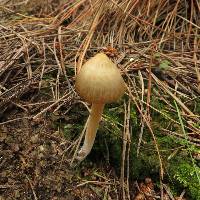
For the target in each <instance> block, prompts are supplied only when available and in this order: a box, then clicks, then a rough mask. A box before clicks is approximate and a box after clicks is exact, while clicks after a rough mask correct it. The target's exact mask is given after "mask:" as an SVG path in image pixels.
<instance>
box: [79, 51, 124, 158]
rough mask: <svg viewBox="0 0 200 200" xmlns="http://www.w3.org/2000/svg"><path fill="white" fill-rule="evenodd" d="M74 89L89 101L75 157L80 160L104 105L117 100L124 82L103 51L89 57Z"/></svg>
mask: <svg viewBox="0 0 200 200" xmlns="http://www.w3.org/2000/svg"><path fill="white" fill-rule="evenodd" d="M75 89H76V91H77V92H78V94H79V95H80V96H81V97H82V98H83V99H85V100H86V101H87V102H88V103H91V104H92V106H91V111H90V115H89V118H88V124H87V128H86V134H85V139H84V143H83V146H82V147H81V149H80V151H79V152H78V154H77V156H76V159H77V160H78V161H82V160H83V159H84V158H85V157H86V156H87V155H88V154H89V153H90V151H91V149H92V146H93V144H94V140H95V137H96V132H97V129H98V126H99V122H100V120H101V115H102V113H103V109H104V105H105V104H106V103H111V102H115V101H117V100H118V99H119V98H120V97H121V96H122V95H123V94H124V92H125V82H124V80H123V78H122V76H121V74H120V71H119V69H118V68H117V66H116V64H114V63H113V62H112V61H111V60H110V59H109V58H108V57H107V55H105V54H104V53H98V54H96V55H95V56H94V57H92V58H90V59H89V60H88V61H87V62H86V63H85V64H84V65H83V66H82V68H81V70H80V71H79V73H78V74H77V76H76V80H75Z"/></svg>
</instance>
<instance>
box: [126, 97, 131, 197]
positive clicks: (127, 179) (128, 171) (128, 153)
mask: <svg viewBox="0 0 200 200" xmlns="http://www.w3.org/2000/svg"><path fill="white" fill-rule="evenodd" d="M130 115H131V100H130V98H129V101H128V109H127V126H126V127H127V131H126V133H127V143H128V144H127V159H126V162H127V173H126V174H127V175H126V185H127V195H128V200H130V191H129V173H130V170H129V166H130V160H129V159H130V147H131V146H130V144H131V135H130Z"/></svg>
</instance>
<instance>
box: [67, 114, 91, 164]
mask: <svg viewBox="0 0 200 200" xmlns="http://www.w3.org/2000/svg"><path fill="white" fill-rule="evenodd" d="M88 121H89V118H88V119H87V121H86V123H85V126H84V128H83V130H82V133H81V135H80V137H79V139H78V144H77V146H76V149H75V152H74V155H73V157H72V160H71V162H70V166H71V167H73V166H74V160H75V158H76V156H77V153H78V149H79V147H80V144H81V141H82V139H83V136H84V135H85V131H86V128H87V125H88ZM77 164H78V163H77ZM75 165H76V163H75Z"/></svg>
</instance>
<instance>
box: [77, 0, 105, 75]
mask: <svg viewBox="0 0 200 200" xmlns="http://www.w3.org/2000/svg"><path fill="white" fill-rule="evenodd" d="M103 8H104V1H102V3H101V5H100V8H99V10H98V12H97V14H96V16H95V18H94V21H93V22H92V26H91V28H90V30H89V33H88V35H87V37H86V38H85V40H84V41H83V43H82V44H81V47H82V49H83V51H82V52H81V53H80V56H79V59H78V64H77V66H76V65H75V70H76V71H75V73H78V72H79V71H80V69H81V66H82V64H83V59H84V57H85V54H86V51H87V49H88V46H89V44H90V41H91V39H92V37H93V34H94V32H95V29H96V27H97V25H98V23H99V18H100V15H101V13H102V11H103Z"/></svg>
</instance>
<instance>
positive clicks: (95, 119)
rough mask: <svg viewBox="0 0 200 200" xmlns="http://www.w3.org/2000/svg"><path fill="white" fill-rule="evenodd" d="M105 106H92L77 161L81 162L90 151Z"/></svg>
mask: <svg viewBox="0 0 200 200" xmlns="http://www.w3.org/2000/svg"><path fill="white" fill-rule="evenodd" d="M104 105H105V104H95V103H93V104H92V107H91V112H90V116H89V118H88V124H87V129H86V134H85V140H84V143H83V146H82V147H81V150H80V151H79V152H78V155H77V157H76V158H77V160H79V161H82V160H83V159H84V158H85V157H86V156H87V155H88V154H89V153H90V151H91V149H92V146H93V144H94V140H95V137H96V133H97V129H98V126H99V122H100V121H101V115H102V113H103V108H104Z"/></svg>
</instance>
